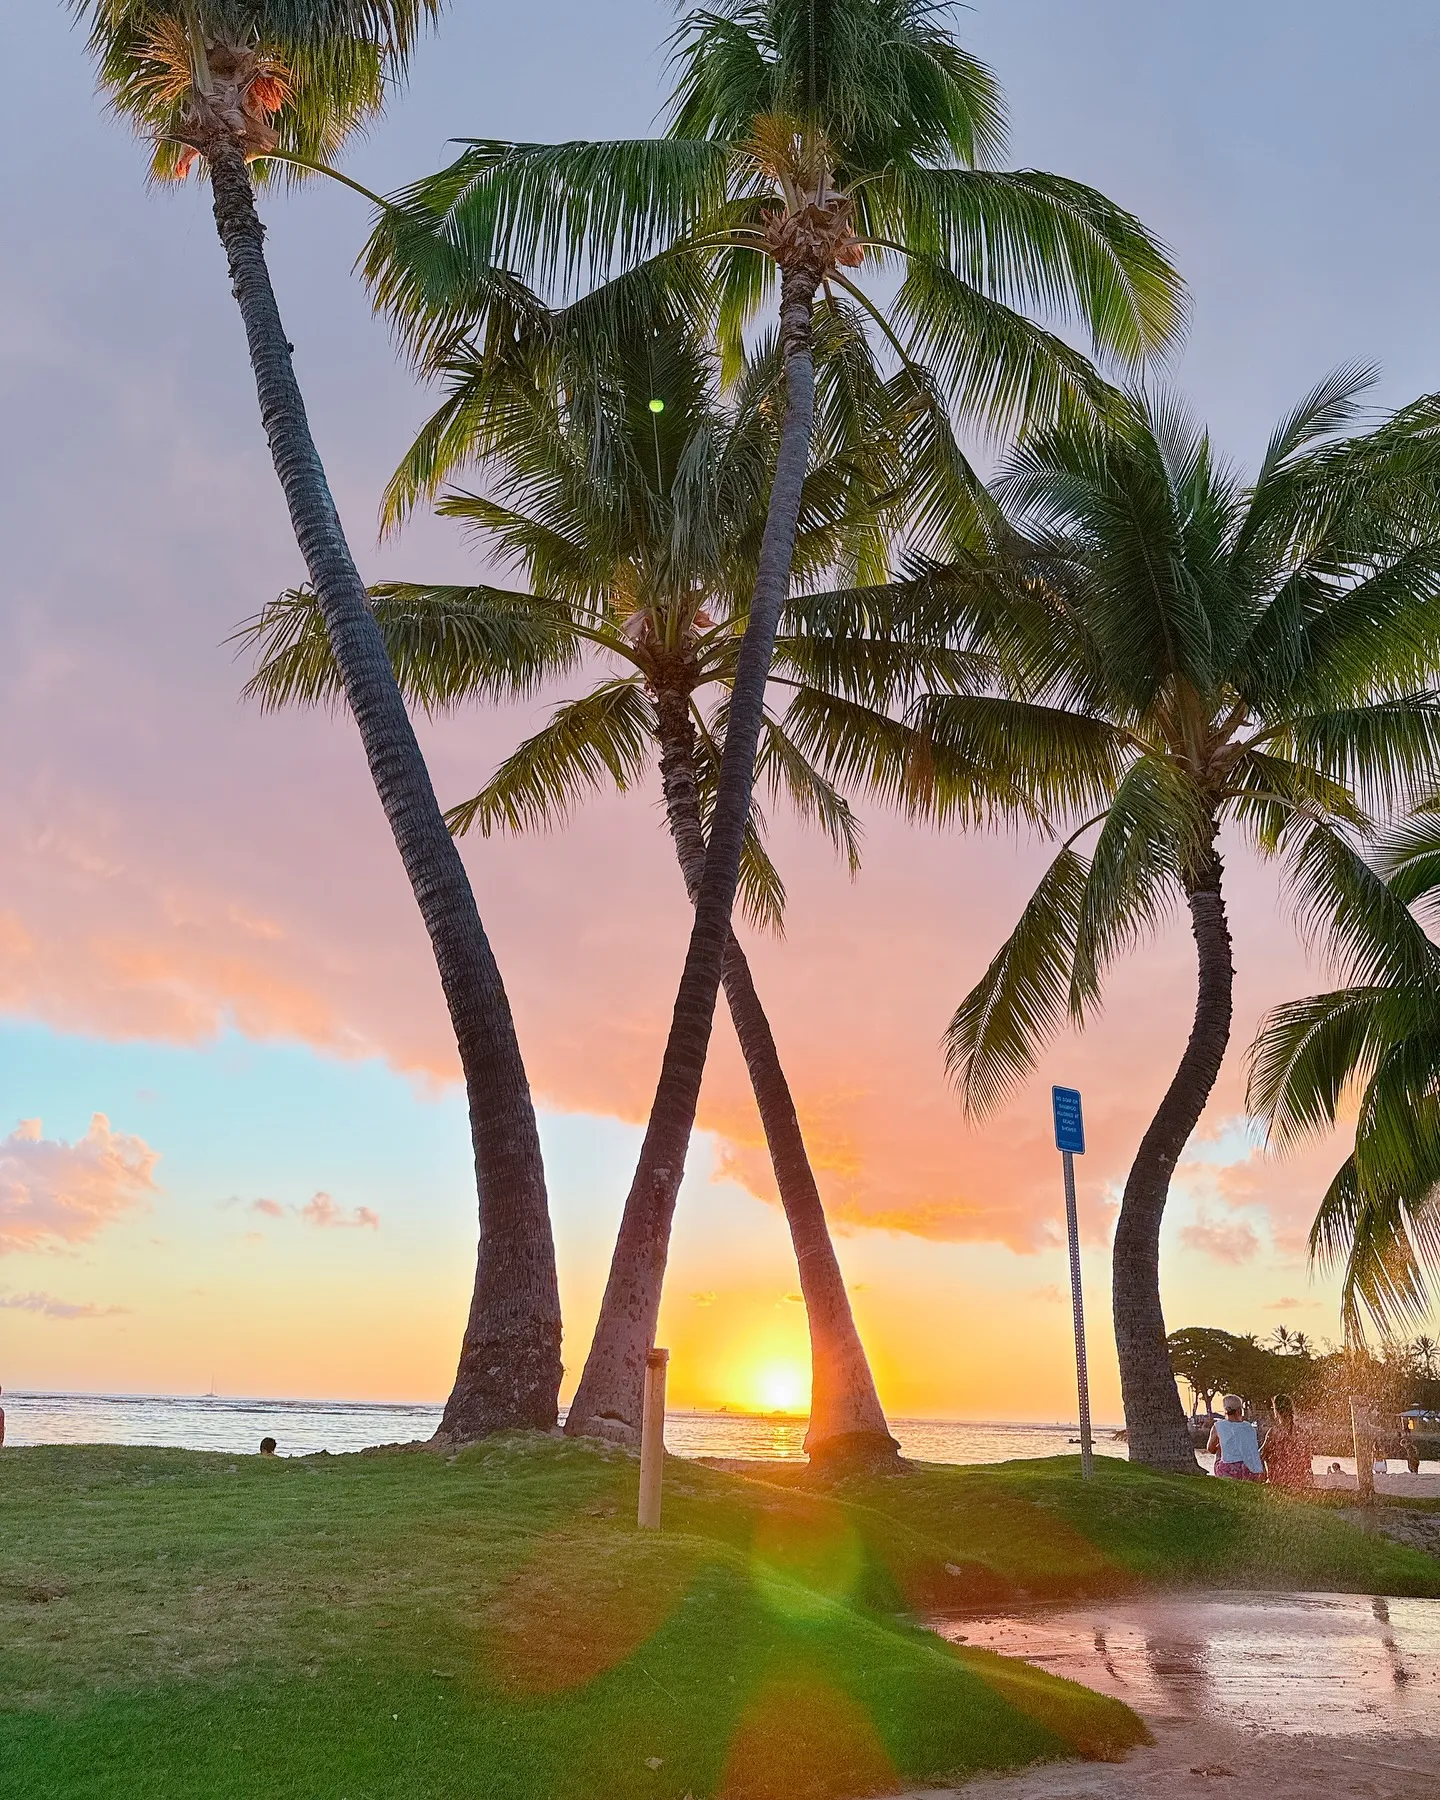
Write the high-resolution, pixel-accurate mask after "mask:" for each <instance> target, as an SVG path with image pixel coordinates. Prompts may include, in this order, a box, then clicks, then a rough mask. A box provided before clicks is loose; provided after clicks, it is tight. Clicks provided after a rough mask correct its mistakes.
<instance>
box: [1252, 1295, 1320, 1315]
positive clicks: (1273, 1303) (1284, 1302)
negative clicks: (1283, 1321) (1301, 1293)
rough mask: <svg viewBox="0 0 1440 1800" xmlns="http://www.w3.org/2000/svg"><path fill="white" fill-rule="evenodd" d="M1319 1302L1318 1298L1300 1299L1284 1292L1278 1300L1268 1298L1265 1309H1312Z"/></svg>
mask: <svg viewBox="0 0 1440 1800" xmlns="http://www.w3.org/2000/svg"><path fill="white" fill-rule="evenodd" d="M1319 1304H1320V1302H1319V1301H1318V1300H1299V1299H1297V1298H1296V1297H1295V1296H1294V1295H1293V1294H1282V1295H1281V1296H1280V1298H1279V1299H1278V1300H1267V1301H1266V1302H1265V1310H1266V1312H1300V1311H1302V1310H1304V1311H1311V1310H1313V1309H1314V1308H1315V1307H1318V1306H1319Z"/></svg>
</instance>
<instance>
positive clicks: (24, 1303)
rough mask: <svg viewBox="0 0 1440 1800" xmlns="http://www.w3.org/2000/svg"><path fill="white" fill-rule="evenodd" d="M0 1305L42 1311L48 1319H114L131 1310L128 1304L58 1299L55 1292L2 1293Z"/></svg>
mask: <svg viewBox="0 0 1440 1800" xmlns="http://www.w3.org/2000/svg"><path fill="white" fill-rule="evenodd" d="M0 1307H6V1308H8V1309H9V1310H10V1311H11V1312H28V1313H40V1314H41V1315H42V1316H43V1317H44V1318H47V1319H114V1318H118V1317H119V1316H120V1314H122V1313H128V1312H129V1310H130V1308H129V1307H128V1306H96V1305H95V1303H94V1302H93V1301H90V1300H85V1301H75V1300H57V1299H56V1298H55V1296H54V1294H0Z"/></svg>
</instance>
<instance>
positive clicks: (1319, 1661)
mask: <svg viewBox="0 0 1440 1800" xmlns="http://www.w3.org/2000/svg"><path fill="white" fill-rule="evenodd" d="M930 1623H931V1625H932V1627H933V1628H934V1629H935V1630H936V1631H938V1632H939V1633H940V1635H941V1636H942V1637H946V1638H949V1639H950V1640H951V1641H952V1642H953V1643H963V1644H975V1645H978V1646H980V1647H981V1648H983V1649H986V1650H999V1651H1001V1652H1002V1653H1003V1654H1004V1655H1006V1656H1023V1657H1024V1658H1025V1659H1026V1661H1028V1662H1033V1663H1037V1664H1039V1665H1040V1666H1041V1667H1042V1668H1045V1669H1049V1670H1050V1671H1051V1672H1052V1673H1053V1674H1056V1675H1065V1676H1068V1677H1069V1678H1070V1680H1072V1681H1082V1682H1084V1683H1085V1685H1086V1686H1087V1687H1092V1688H1097V1689H1099V1691H1100V1692H1101V1693H1104V1694H1113V1695H1115V1697H1116V1698H1117V1699H1120V1700H1124V1701H1125V1702H1126V1703H1127V1704H1128V1705H1130V1706H1133V1707H1134V1708H1135V1710H1136V1711H1137V1712H1138V1713H1141V1714H1143V1715H1144V1716H1145V1717H1147V1718H1149V1719H1154V1720H1162V1719H1173V1720H1186V1719H1196V1720H1198V1719H1206V1718H1210V1719H1217V1720H1224V1721H1225V1722H1227V1723H1229V1724H1231V1725H1241V1726H1246V1725H1248V1726H1251V1727H1260V1728H1263V1729H1264V1730H1266V1731H1271V1732H1285V1733H1292V1732H1293V1733H1298V1732H1315V1733H1321V1734H1332V1735H1350V1734H1352V1733H1359V1732H1375V1731H1384V1732H1400V1733H1406V1734H1412V1735H1426V1736H1428V1735H1440V1600H1375V1599H1369V1598H1367V1597H1365V1596H1363V1595H1358V1594H1247V1593H1219V1594H1215V1593H1212V1594H1206V1595H1203V1596H1196V1597H1195V1598H1193V1599H1192V1598H1189V1597H1185V1596H1181V1595H1178V1594H1177V1595H1172V1596H1169V1597H1164V1598H1151V1599H1145V1600H1114V1601H1110V1600H1102V1601H1096V1602H1094V1603H1093V1604H1089V1605H1079V1606H1064V1607H1048V1606H1047V1607H1041V1606H1037V1607H1033V1608H1026V1609H1021V1610H1017V1611H1011V1612H1006V1613H986V1614H974V1613H972V1614H968V1615H966V1616H965V1617H955V1618H937V1619H932V1620H931V1621H930Z"/></svg>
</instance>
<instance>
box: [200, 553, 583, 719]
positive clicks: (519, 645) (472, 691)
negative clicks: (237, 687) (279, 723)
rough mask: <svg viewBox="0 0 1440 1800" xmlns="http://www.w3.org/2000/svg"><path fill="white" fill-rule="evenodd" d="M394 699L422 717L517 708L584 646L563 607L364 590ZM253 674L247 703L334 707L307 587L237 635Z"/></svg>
mask: <svg viewBox="0 0 1440 1800" xmlns="http://www.w3.org/2000/svg"><path fill="white" fill-rule="evenodd" d="M370 608H371V611H372V612H373V613H374V615H375V622H376V623H377V624H378V625H379V627H380V633H381V636H382V637H383V638H384V640H385V648H386V651H387V652H388V654H389V657H390V662H391V666H392V668H393V669H394V670H395V678H396V680H397V681H398V682H399V683H400V691H401V692H402V693H403V694H404V695H405V698H406V700H407V701H409V702H410V704H411V705H415V706H419V707H421V708H423V710H424V711H426V712H428V713H435V712H440V711H443V710H445V709H447V708H449V707H453V706H457V705H460V704H461V703H463V702H465V701H470V700H481V699H487V700H488V699H522V698H524V697H525V696H527V695H529V694H532V693H534V692H535V690H536V689H537V688H538V687H539V686H540V685H541V684H542V683H543V682H545V681H548V680H551V679H552V678H553V677H555V676H557V675H563V674H567V673H569V672H570V671H571V670H573V669H574V668H575V667H576V666H577V665H578V663H579V661H580V657H581V654H582V652H583V648H584V644H585V639H584V638H583V637H582V636H581V635H580V634H579V633H578V632H577V631H576V628H575V620H574V617H573V615H572V613H571V612H570V610H569V608H568V607H566V606H564V605H562V604H560V603H558V602H556V601H553V600H547V599H544V598H542V597H540V596H537V595H535V594H524V593H516V592H513V591H511V590H509V589H506V588H494V587H447V586H426V585H423V584H420V583H416V582H404V581H388V582H382V583H379V584H378V585H377V586H376V587H374V588H372V589H371V590H370ZM234 641H235V642H237V643H239V644H241V645H243V646H245V647H247V648H250V649H253V650H254V651H255V652H256V653H257V655H258V656H259V659H260V660H259V666H258V667H257V669H256V671H255V674H254V675H253V676H252V677H251V679H250V681H249V682H248V683H247V684H246V687H245V694H246V697H247V698H248V699H255V700H259V702H260V704H261V706H262V707H263V708H264V709H265V710H267V711H270V710H273V709H274V708H276V707H280V706H289V705H298V706H316V705H331V706H338V705H339V704H340V702H341V700H342V698H343V690H342V688H341V683H340V676H339V671H338V670H337V668H336V666H335V658H334V653H333V651H332V650H331V647H330V639H329V636H328V635H327V633H326V629H325V622H324V619H323V617H322V616H321V612H320V606H319V602H318V601H317V599H316V597H315V594H314V590H313V589H311V588H310V587H308V586H307V587H301V588H292V589H290V590H289V591H288V592H286V593H284V594H281V595H280V596H279V598H278V599H276V600H272V601H271V602H270V604H269V605H268V606H266V607H264V608H263V609H262V610H261V611H260V612H259V613H258V614H257V615H256V617H255V618H253V619H251V620H249V621H248V622H247V623H246V624H245V625H243V626H242V627H241V629H240V630H239V631H238V632H237V633H236V634H235V640H234Z"/></svg>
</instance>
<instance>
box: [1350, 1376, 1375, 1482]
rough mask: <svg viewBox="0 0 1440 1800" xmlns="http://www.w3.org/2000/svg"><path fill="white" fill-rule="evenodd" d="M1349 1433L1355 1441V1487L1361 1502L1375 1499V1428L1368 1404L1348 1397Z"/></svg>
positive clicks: (1353, 1397) (1365, 1401)
mask: <svg viewBox="0 0 1440 1800" xmlns="http://www.w3.org/2000/svg"><path fill="white" fill-rule="evenodd" d="M1350 1431H1351V1435H1352V1436H1353V1437H1354V1439H1355V1485H1356V1486H1357V1487H1358V1488H1359V1490H1360V1498H1361V1500H1363V1501H1367V1502H1368V1501H1372V1500H1373V1499H1374V1498H1375V1426H1374V1421H1373V1419H1372V1417H1371V1412H1370V1402H1369V1401H1368V1400H1357V1399H1356V1398H1355V1396H1354V1395H1353V1394H1352V1395H1351V1396H1350Z"/></svg>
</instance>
